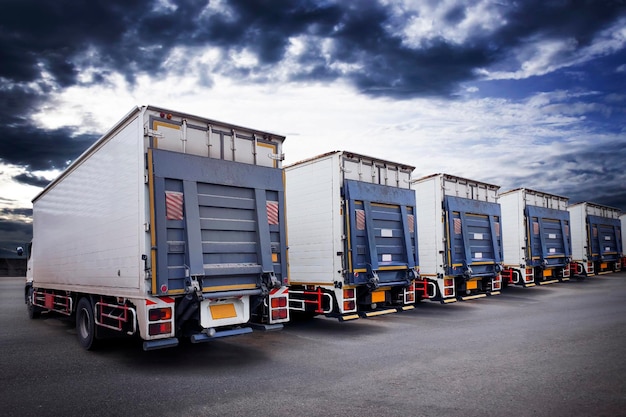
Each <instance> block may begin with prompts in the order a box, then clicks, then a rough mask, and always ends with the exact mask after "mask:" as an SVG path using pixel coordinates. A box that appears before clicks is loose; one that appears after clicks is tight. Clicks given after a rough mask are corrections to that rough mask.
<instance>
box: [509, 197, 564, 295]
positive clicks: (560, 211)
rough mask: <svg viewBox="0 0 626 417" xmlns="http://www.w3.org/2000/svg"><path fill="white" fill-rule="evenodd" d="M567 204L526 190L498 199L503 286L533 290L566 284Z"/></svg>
mask: <svg viewBox="0 0 626 417" xmlns="http://www.w3.org/2000/svg"><path fill="white" fill-rule="evenodd" d="M568 200H569V199H568V198H566V197H561V196H558V195H554V194H549V193H545V192H540V191H535V190H531V189H528V188H518V189H515V190H510V191H507V192H505V193H502V194H500V195H499V196H498V203H500V207H501V210H502V221H501V224H502V249H503V256H504V258H503V259H504V270H503V271H502V277H503V285H505V286H506V285H509V284H511V285H519V286H523V287H532V286H534V285H536V284H540V285H543V284H551V283H555V282H559V281H567V280H569V278H570V261H571V255H572V242H571V239H570V224H569V223H570V221H569V217H570V216H569V212H568V211H567V203H568Z"/></svg>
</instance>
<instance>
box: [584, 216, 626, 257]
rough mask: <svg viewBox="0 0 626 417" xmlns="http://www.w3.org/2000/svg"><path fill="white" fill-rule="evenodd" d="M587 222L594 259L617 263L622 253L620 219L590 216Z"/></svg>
mask: <svg viewBox="0 0 626 417" xmlns="http://www.w3.org/2000/svg"><path fill="white" fill-rule="evenodd" d="M587 221H588V223H589V231H588V233H589V240H590V245H591V256H592V259H594V260H603V261H617V260H618V257H619V254H620V253H622V242H621V224H620V221H619V219H610V218H608V217H601V216H592V215H588V216H587Z"/></svg>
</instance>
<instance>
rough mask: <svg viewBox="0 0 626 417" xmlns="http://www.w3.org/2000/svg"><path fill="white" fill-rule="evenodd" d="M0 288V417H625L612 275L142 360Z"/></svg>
mask: <svg viewBox="0 0 626 417" xmlns="http://www.w3.org/2000/svg"><path fill="white" fill-rule="evenodd" d="M22 288H23V278H0V300H1V301H2V304H1V305H2V307H1V308H0V346H1V349H2V350H1V351H2V355H1V356H0V369H1V370H2V378H1V380H0V381H1V382H0V384H1V385H0V386H1V390H0V404H2V414H3V415H6V416H120V415H132V416H204V415H206V416H225V415H229V416H269V415H273V416H374V415H380V416H422V415H423V416H611V417H613V416H619V415H626V273H625V272H621V273H617V274H610V275H603V276H598V277H593V278H588V279H586V280H582V281H576V280H574V281H570V282H566V283H558V284H552V285H547V286H541V287H534V288H508V289H506V290H505V291H503V293H502V294H501V295H498V296H493V297H488V298H485V299H479V300H472V301H467V302H459V303H454V304H450V305H441V304H435V303H430V302H423V303H420V304H419V305H418V306H417V308H416V309H414V310H412V311H408V312H404V313H398V314H393V315H388V316H381V317H376V318H371V319H360V320H356V321H354V322H346V323H340V322H337V321H335V320H331V319H326V318H316V319H313V320H310V321H302V322H294V323H290V324H288V325H287V326H286V327H285V329H284V330H282V331H279V332H269V333H263V332H254V333H252V334H248V335H243V336H237V337H232V338H227V339H222V340H218V341H215V342H211V343H207V344H200V345H182V346H180V347H178V348H174V349H165V350H157V351H151V352H144V351H143V350H142V349H141V344H140V343H139V341H137V340H114V341H110V342H108V343H107V344H105V346H104V347H103V348H102V349H100V350H98V351H95V352H87V351H84V350H83V349H82V348H81V347H80V346H79V344H78V342H77V340H76V334H75V333H76V332H75V329H74V327H73V325H72V323H71V322H69V321H67V320H63V319H60V318H59V317H58V316H44V317H42V318H40V319H38V320H29V319H28V318H27V314H26V307H25V305H24V304H23V298H22V296H21V294H22V291H23V289H22Z"/></svg>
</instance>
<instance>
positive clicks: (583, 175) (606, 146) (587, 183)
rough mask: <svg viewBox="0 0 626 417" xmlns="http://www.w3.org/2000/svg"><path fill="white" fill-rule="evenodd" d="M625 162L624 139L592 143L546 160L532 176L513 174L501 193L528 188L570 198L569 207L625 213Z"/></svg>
mask: <svg viewBox="0 0 626 417" xmlns="http://www.w3.org/2000/svg"><path fill="white" fill-rule="evenodd" d="M624 161H626V147H625V146H624V143H623V141H622V140H619V139H618V140H615V141H613V142H610V143H603V144H602V145H601V146H598V145H597V144H594V143H589V144H588V145H587V146H585V147H583V148H579V149H576V150H571V151H566V152H564V153H562V154H560V155H557V156H550V157H544V158H543V160H542V161H541V164H540V167H536V168H535V169H532V173H531V174H528V175H516V174H515V173H514V172H510V173H509V175H508V176H507V178H506V182H507V183H506V184H502V185H503V189H502V191H506V190H509V189H513V188H519V187H528V188H532V189H537V190H538V191H545V192H549V193H554V194H557V195H561V196H563V197H567V198H569V203H570V204H574V203H578V202H581V201H590V202H594V203H598V204H603V205H607V206H611V207H615V208H618V209H620V210H622V211H623V212H626V188H624V168H623V167H624ZM520 165H522V163H520ZM522 167H523V166H520V168H522ZM495 181H496V182H495V183H497V180H495Z"/></svg>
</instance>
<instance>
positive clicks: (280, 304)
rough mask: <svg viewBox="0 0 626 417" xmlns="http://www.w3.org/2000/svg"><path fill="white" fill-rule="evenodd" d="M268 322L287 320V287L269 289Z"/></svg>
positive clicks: (274, 322)
mask: <svg viewBox="0 0 626 417" xmlns="http://www.w3.org/2000/svg"><path fill="white" fill-rule="evenodd" d="M266 302H267V303H268V305H269V312H268V313H269V322H270V324H277V323H281V322H285V321H288V320H289V290H288V289H287V287H280V288H274V289H273V290H272V291H270V295H269V300H267V301H266Z"/></svg>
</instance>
